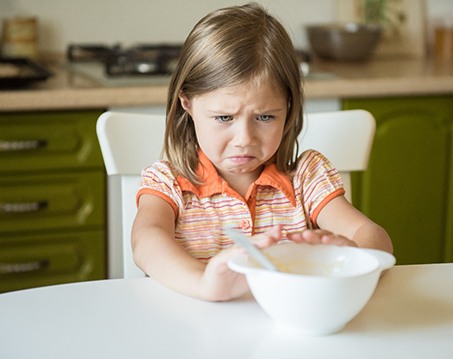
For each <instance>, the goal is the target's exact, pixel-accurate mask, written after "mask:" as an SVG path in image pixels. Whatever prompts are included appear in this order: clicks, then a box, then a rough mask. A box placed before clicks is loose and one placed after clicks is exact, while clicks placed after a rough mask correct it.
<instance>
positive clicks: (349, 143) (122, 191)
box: [97, 110, 375, 278]
mask: <svg viewBox="0 0 453 359" xmlns="http://www.w3.org/2000/svg"><path fill="white" fill-rule="evenodd" d="M164 130H165V118H164V116H161V115H148V114H133V113H122V112H106V113H104V114H102V115H101V116H100V117H99V120H98V122H97V134H98V138H99V143H100V145H101V151H102V155H103V157H104V162H105V166H106V169H107V174H108V216H107V217H108V248H109V253H108V261H109V267H108V268H109V277H110V278H131V277H143V276H145V275H144V273H143V272H142V271H141V270H140V269H139V268H138V267H137V266H136V265H135V263H134V261H133V258H132V250H131V244H130V233H131V228H132V222H133V220H134V217H135V213H136V204H135V193H136V191H137V189H138V186H139V183H140V173H141V170H142V169H143V168H144V167H146V166H148V165H150V164H151V163H153V162H154V161H156V160H158V159H159V157H160V154H161V148H162V144H163V137H164ZM374 132H375V121H374V118H373V116H372V115H371V114H370V113H369V112H366V111H363V110H349V111H336V112H325V113H310V114H307V115H306V116H305V122H304V129H303V131H302V133H301V135H300V137H299V142H300V147H301V148H300V152H301V151H303V150H305V149H309V148H314V149H316V150H318V151H320V152H321V153H323V154H324V155H325V156H326V157H327V158H329V159H330V160H331V161H332V163H333V164H334V165H335V167H336V168H337V169H338V171H339V172H340V174H341V176H342V178H343V180H344V182H345V189H346V198H348V199H349V200H350V198H351V197H350V192H351V191H350V172H352V171H363V170H365V169H366V167H367V164H368V158H369V153H370V150H371V146H372V143H373V138H374Z"/></svg>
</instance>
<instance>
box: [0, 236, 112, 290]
mask: <svg viewBox="0 0 453 359" xmlns="http://www.w3.org/2000/svg"><path fill="white" fill-rule="evenodd" d="M105 247H106V246H105V238H104V231H101V230H99V231H79V232H74V233H61V232H55V233H51V234H50V233H49V234H41V235H36V234H29V235H25V234H21V235H18V236H9V237H5V236H2V238H0V292H6V291H11V290H18V289H23V288H31V287H37V286H44V285H51V284H59V283H68V282H78V281H83V280H94V279H103V278H105V277H106V265H105V263H106V260H105V256H106V248H105Z"/></svg>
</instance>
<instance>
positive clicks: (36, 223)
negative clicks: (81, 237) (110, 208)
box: [0, 170, 106, 241]
mask: <svg viewBox="0 0 453 359" xmlns="http://www.w3.org/2000/svg"><path fill="white" fill-rule="evenodd" d="M105 192H106V190H105V173H104V171H103V170H93V171H80V172H76V171H74V172H69V173H60V172H57V173H49V174H29V175H27V176H23V175H22V176H16V175H14V176H0V237H1V236H2V234H7V233H19V232H24V231H26V232H37V231H43V230H45V231H48V230H56V229H61V230H78V229H79V228H80V227H86V228H102V227H103V226H104V223H105V202H106V201H105ZM0 241H1V238H0Z"/></svg>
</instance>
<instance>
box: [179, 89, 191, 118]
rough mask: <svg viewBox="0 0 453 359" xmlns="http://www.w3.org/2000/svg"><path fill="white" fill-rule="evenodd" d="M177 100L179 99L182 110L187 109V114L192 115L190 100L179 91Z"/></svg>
mask: <svg viewBox="0 0 453 359" xmlns="http://www.w3.org/2000/svg"><path fill="white" fill-rule="evenodd" d="M178 97H179V101H181V106H182V108H183V109H184V110H186V111H187V113H188V114H189V115H191V116H192V104H191V102H190V100H189V99H188V98H187V97H186V96H185V95H184V94H183V93H182V92H180V93H179V96H178Z"/></svg>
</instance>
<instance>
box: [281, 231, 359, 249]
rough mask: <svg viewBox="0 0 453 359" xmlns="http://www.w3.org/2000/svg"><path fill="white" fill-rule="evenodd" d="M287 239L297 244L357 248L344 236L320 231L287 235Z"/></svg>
mask: <svg viewBox="0 0 453 359" xmlns="http://www.w3.org/2000/svg"><path fill="white" fill-rule="evenodd" d="M287 237H288V239H289V240H291V241H294V242H297V243H309V244H334V245H336V246H350V247H357V244H356V243H355V242H354V241H351V240H350V239H348V238H346V237H345V236H342V235H339V234H334V233H332V232H329V231H326V230H322V229H306V230H305V231H302V232H294V233H288V234H287Z"/></svg>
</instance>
